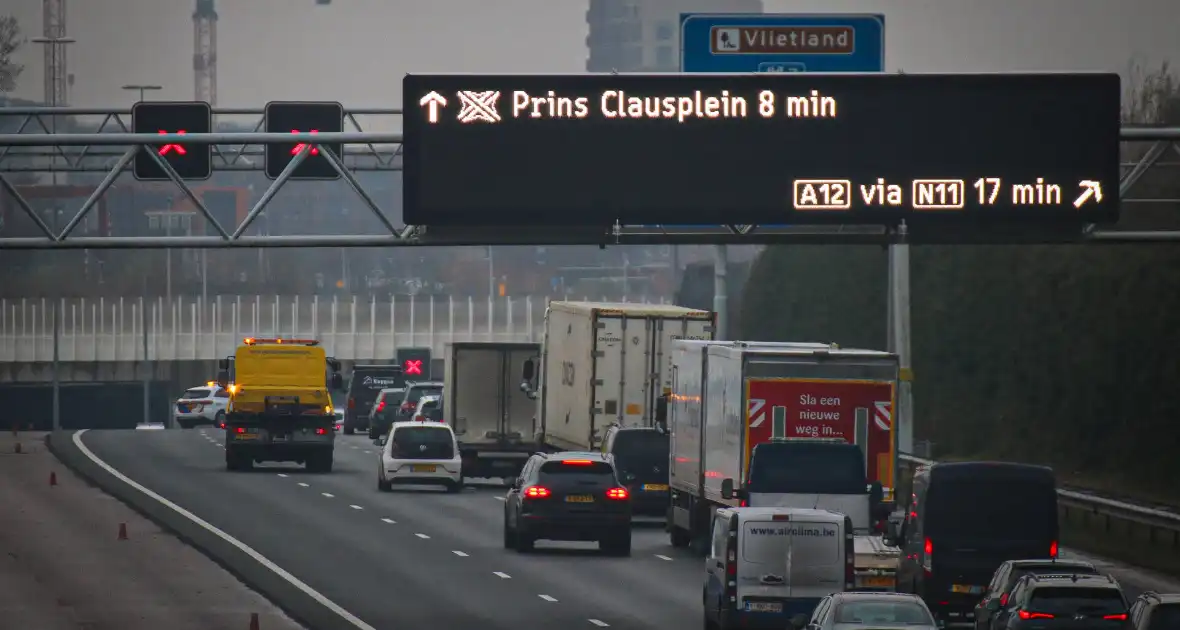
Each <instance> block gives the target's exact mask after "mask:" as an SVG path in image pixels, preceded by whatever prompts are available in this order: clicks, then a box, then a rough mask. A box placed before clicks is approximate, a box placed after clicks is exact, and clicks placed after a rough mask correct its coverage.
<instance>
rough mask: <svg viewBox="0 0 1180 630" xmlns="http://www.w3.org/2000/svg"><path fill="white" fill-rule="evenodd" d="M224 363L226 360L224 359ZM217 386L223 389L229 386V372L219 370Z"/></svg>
mask: <svg viewBox="0 0 1180 630" xmlns="http://www.w3.org/2000/svg"><path fill="white" fill-rule="evenodd" d="M222 360H223V361H224V359H222ZM217 384H218V385H219V386H221V387H228V386H229V371H228V370H225V369H221V370H217Z"/></svg>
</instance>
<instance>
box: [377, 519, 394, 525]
mask: <svg viewBox="0 0 1180 630" xmlns="http://www.w3.org/2000/svg"><path fill="white" fill-rule="evenodd" d="M381 522H382V523H389V524H390V525H397V521H395V520H393V519H392V518H383V519H381Z"/></svg>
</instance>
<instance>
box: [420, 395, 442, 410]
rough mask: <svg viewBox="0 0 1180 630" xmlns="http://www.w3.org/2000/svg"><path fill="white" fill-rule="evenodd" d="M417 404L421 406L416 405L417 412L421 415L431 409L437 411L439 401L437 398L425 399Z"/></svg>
mask: <svg viewBox="0 0 1180 630" xmlns="http://www.w3.org/2000/svg"><path fill="white" fill-rule="evenodd" d="M419 402H420V403H421V404H419V405H418V411H419V412H422V413H426V412H427V411H430V410H431V409H438V406H439V405H440V404H441V401H440V399H438V398H426V399H424V400H422V401H419Z"/></svg>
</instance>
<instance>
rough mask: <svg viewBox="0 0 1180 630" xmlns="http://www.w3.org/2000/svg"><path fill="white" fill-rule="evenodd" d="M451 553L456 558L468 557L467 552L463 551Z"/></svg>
mask: <svg viewBox="0 0 1180 630" xmlns="http://www.w3.org/2000/svg"><path fill="white" fill-rule="evenodd" d="M451 553H453V554H455V555H456V556H459V557H460V558H466V557H467V553H466V552H463V551H459V550H454V551H452V552H451Z"/></svg>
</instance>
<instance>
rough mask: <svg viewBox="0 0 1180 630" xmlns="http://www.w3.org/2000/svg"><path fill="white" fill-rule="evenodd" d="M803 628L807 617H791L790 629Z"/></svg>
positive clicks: (798, 629) (803, 615) (802, 615)
mask: <svg viewBox="0 0 1180 630" xmlns="http://www.w3.org/2000/svg"><path fill="white" fill-rule="evenodd" d="M805 626H807V615H805V614H803V613H799V614H797V615H795V616H794V617H791V627H792V628H795V630H800V629H801V628H803V627H805Z"/></svg>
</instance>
